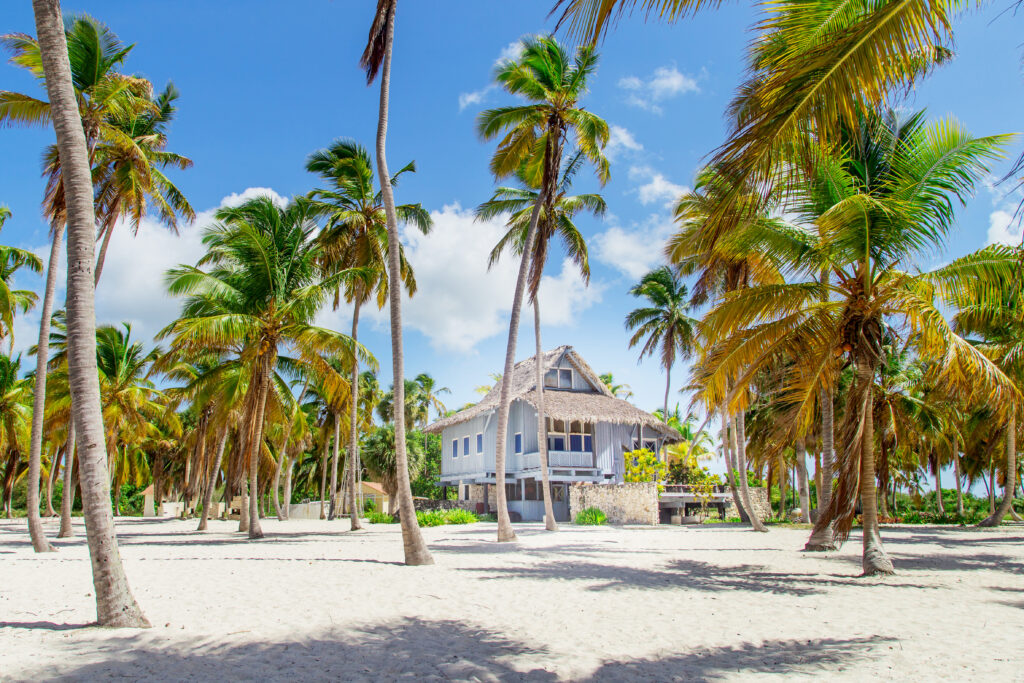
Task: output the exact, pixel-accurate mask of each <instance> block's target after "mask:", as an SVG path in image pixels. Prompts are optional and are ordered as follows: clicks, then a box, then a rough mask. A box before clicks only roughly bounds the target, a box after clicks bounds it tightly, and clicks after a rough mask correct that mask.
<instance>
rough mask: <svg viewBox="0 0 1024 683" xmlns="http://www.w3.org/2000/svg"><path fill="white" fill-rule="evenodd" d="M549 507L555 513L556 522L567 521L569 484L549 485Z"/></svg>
mask: <svg viewBox="0 0 1024 683" xmlns="http://www.w3.org/2000/svg"><path fill="white" fill-rule="evenodd" d="M551 509H552V511H553V512H554V513H555V521H556V522H568V521H569V485H568V484H552V485H551Z"/></svg>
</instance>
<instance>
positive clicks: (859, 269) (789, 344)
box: [696, 113, 1019, 575]
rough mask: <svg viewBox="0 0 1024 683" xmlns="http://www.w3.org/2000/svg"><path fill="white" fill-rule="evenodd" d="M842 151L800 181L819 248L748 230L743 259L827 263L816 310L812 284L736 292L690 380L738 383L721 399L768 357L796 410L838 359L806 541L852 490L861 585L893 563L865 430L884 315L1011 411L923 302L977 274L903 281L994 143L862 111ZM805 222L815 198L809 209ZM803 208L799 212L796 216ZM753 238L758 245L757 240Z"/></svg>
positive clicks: (940, 365) (838, 533) (987, 365)
mask: <svg viewBox="0 0 1024 683" xmlns="http://www.w3.org/2000/svg"><path fill="white" fill-rule="evenodd" d="M847 140H848V142H847V144H846V145H844V146H843V147H842V148H841V149H842V151H841V152H837V151H835V149H836V148H833V150H832V151H831V153H829V154H827V153H822V154H821V155H819V158H818V163H817V165H816V169H817V171H816V173H814V174H813V175H810V176H809V177H806V178H805V179H804V181H803V182H804V186H803V187H802V189H801V195H802V196H808V197H812V198H813V197H817V196H818V195H820V194H821V193H823V192H824V193H831V194H832V195H833V197H834V200H833V201H832V203H831V204H832V207H831V208H830V209H829V210H828V212H827V215H824V216H820V215H814V216H811V218H813V219H814V220H817V222H818V224H819V237H818V238H817V239H820V240H821V241H822V242H824V244H823V245H820V246H817V247H814V248H811V249H808V248H807V245H808V243H813V242H814V240H815V239H816V238H815V236H813V235H811V234H810V233H803V234H801V233H800V231H789V232H787V233H786V234H785V235H780V233H779V231H777V230H770V229H767V228H765V226H763V225H762V226H756V227H754V228H752V229H751V233H750V234H749V235H747V236H746V237H745V238H744V239H739V240H737V242H742V243H743V245H744V246H743V248H744V249H751V248H753V249H759V250H761V251H762V252H763V253H767V254H770V255H771V256H772V257H773V258H776V259H777V260H778V261H780V262H786V263H789V264H791V266H790V267H791V269H792V270H793V271H794V272H795V273H797V274H800V273H803V274H807V273H811V274H816V273H819V272H820V270H821V268H822V267H823V265H826V264H827V265H828V267H829V268H830V269H831V271H832V275H833V277H834V280H833V281H831V282H830V283H829V284H828V289H829V293H830V297H829V298H827V299H826V300H822V298H821V296H820V294H821V284H820V283H818V282H809V283H808V282H806V281H799V280H796V281H794V282H790V283H780V284H769V285H762V286H756V287H749V288H746V289H744V290H740V291H737V292H735V293H734V294H733V295H732V296H731V297H729V298H728V299H727V300H725V301H724V302H722V303H720V304H719V305H718V306H717V307H716V308H715V309H714V310H713V311H711V312H710V313H709V314H708V316H707V317H706V319H705V321H704V325H705V326H706V327H707V329H709V330H717V331H718V334H719V335H721V342H720V343H719V344H717V345H716V347H715V348H714V349H713V350H712V351H711V352H710V353H709V354H708V355H707V358H706V360H705V364H704V367H703V368H702V369H701V371H700V372H699V373H698V376H697V378H696V381H697V382H698V383H706V384H707V385H708V386H711V387H713V391H716V392H724V386H725V384H726V382H727V381H728V379H729V378H736V377H738V378H740V379H739V382H738V383H737V384H736V386H735V388H734V389H733V390H732V391H733V392H738V391H741V390H743V389H744V388H745V386H746V385H749V383H750V382H751V381H752V378H753V377H754V376H755V375H756V374H757V373H758V372H760V371H761V370H763V369H764V368H766V367H767V366H768V365H769V364H771V363H773V362H775V361H774V359H776V358H777V357H779V355H785V356H786V357H789V358H793V359H799V363H798V364H794V365H793V370H792V371H791V372H790V373H789V374H788V375H787V376H786V377H785V380H784V381H785V393H786V395H787V400H788V401H790V402H792V403H793V404H795V405H799V406H802V408H801V409H802V410H804V411H805V412H806V411H809V409H810V406H812V405H813V402H814V400H815V398H814V397H815V394H816V393H817V388H818V386H820V381H819V375H820V373H821V372H823V371H825V369H827V368H830V367H831V364H832V362H833V359H834V357H835V355H836V354H837V353H841V354H843V355H844V356H845V357H846V358H847V360H848V362H849V363H850V364H851V365H852V367H853V371H854V380H853V385H852V387H851V388H850V390H849V392H848V395H847V399H846V404H845V407H844V411H843V412H844V417H843V425H842V428H841V429H842V437H843V438H842V443H843V446H844V447H843V452H842V456H843V457H842V459H841V463H840V465H841V472H840V476H839V482H838V487H837V490H836V491H835V493H834V495H833V497H832V500H831V502H830V504H829V507H828V508H827V509H825V510H823V511H822V514H821V516H820V517H819V519H818V521H817V524H816V527H815V528H816V530H820V529H822V528H824V527H826V526H827V525H829V524H834V531H835V539H836V540H837V541H838V542H842V541H843V540H845V539H846V538H847V536H848V534H849V531H850V528H851V526H852V523H853V517H854V511H855V506H856V502H857V494H858V491H859V494H860V501H861V507H862V510H863V528H864V531H863V548H864V551H863V568H864V573H865V574H868V575H870V574H891V573H892V572H893V566H892V562H891V561H890V560H889V558H888V556H887V555H886V554H885V551H884V549H883V548H882V544H881V538H880V536H879V528H878V515H877V500H876V488H875V486H876V485H875V475H876V472H875V455H874V441H875V438H874V419H873V412H874V411H873V410H871V409H870V405H871V403H870V399H871V395H872V391H873V387H874V385H875V376H876V374H877V372H878V369H879V365H880V363H881V361H882V358H883V355H884V349H883V331H884V330H885V329H892V326H891V325H890V324H889V320H890V319H891V318H896V319H903V320H904V321H906V324H907V326H908V327H909V328H910V330H911V331H912V333H913V334H912V336H911V340H912V344H913V348H914V350H915V352H916V353H917V354H918V355H919V356H920V357H921V358H922V359H923V360H925V361H928V362H932V363H934V373H935V376H936V381H937V382H938V383H939V385H940V386H942V385H944V384H945V385H949V386H951V387H953V388H954V389H956V390H958V391H974V390H975V389H977V388H978V387H980V388H981V391H982V392H984V395H985V396H986V397H987V398H988V399H990V400H995V401H996V405H1000V403H999V402H1000V401H1002V403H1001V405H1002V406H1006V407H1008V406H1010V405H1012V402H1013V401H1017V400H1019V393H1018V392H1017V390H1016V388H1015V387H1014V386H1013V384H1012V383H1011V382H1010V381H1009V380H1007V379H1006V377H1005V375H1003V374H1002V373H1001V372H1000V371H999V370H998V368H996V367H995V366H994V365H993V364H992V362H991V361H989V360H988V358H986V357H985V356H984V355H983V354H982V353H980V352H979V351H978V350H976V349H975V348H973V347H972V346H970V345H969V344H968V343H967V342H966V341H965V340H964V339H962V338H961V337H959V336H958V335H956V334H955V333H954V332H953V330H952V329H951V327H950V326H949V325H948V323H947V322H946V321H945V319H944V318H943V317H942V315H941V313H939V311H938V309H937V304H936V302H935V301H934V296H933V294H932V292H934V291H936V287H937V285H936V283H938V285H941V287H940V291H941V288H944V287H950V286H952V285H953V284H957V283H963V282H965V281H966V279H967V278H969V277H974V278H980V279H982V280H988V281H991V274H990V273H987V272H986V271H985V269H983V268H980V267H973V268H969V267H966V266H963V267H960V268H957V269H950V268H947V269H939V270H938V271H935V272H932V273H922V274H919V275H914V274H911V273H909V272H907V270H906V269H907V268H908V266H910V265H912V263H913V259H914V258H916V257H917V256H919V255H920V254H921V253H922V252H923V251H925V250H928V249H933V248H935V247H938V246H940V245H941V244H942V243H943V240H944V238H945V235H946V234H947V232H948V230H949V228H950V226H951V224H952V221H953V217H954V212H953V203H952V202H953V200H954V199H960V200H961V201H963V200H964V198H966V197H967V196H968V194H969V193H970V192H971V191H972V189H973V187H974V184H975V182H976V181H977V179H978V178H979V177H981V176H983V175H984V173H985V172H987V168H986V164H987V162H988V161H989V160H991V159H993V158H996V157H997V156H998V155H999V152H1000V148H1001V147H1002V145H1003V144H1004V143H1005V142H1006V140H1007V138H1006V137H1005V136H994V137H988V138H974V137H972V136H970V135H969V134H967V133H966V132H965V131H963V130H962V129H961V128H960V127H959V126H957V125H956V124H955V123H953V122H951V121H943V122H939V123H936V124H932V125H926V124H925V123H924V121H923V117H922V115H920V114H917V115H915V116H912V117H910V118H909V119H905V120H901V119H900V118H898V117H897V116H896V115H895V114H893V113H882V114H867V115H865V116H864V118H863V120H862V122H861V125H860V128H859V130H857V131H851V132H850V135H849V137H848V138H847ZM809 204H812V205H813V207H814V211H815V213H816V211H817V207H818V206H819V204H818V202H817V201H812V202H809ZM806 207H807V205H806V204H805V205H804V206H803V207H800V209H801V210H803V209H806ZM757 235H761V236H763V239H761V240H760V242H758V239H757V238H756V236H757Z"/></svg>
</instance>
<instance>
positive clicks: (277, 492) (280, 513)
mask: <svg viewBox="0 0 1024 683" xmlns="http://www.w3.org/2000/svg"><path fill="white" fill-rule="evenodd" d="M287 440H288V437H287V435H286V436H285V442H287ZM282 469H284V452H283V451H282V450H278V451H277V458H276V462H275V463H274V492H273V500H274V514H276V515H277V521H279V522H283V521H284V518H285V514H284V510H283V509H282V508H281V470H282Z"/></svg>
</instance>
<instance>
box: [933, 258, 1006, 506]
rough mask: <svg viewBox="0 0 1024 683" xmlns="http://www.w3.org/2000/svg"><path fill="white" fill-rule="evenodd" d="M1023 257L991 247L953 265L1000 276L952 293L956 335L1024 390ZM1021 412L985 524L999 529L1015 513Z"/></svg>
mask: <svg viewBox="0 0 1024 683" xmlns="http://www.w3.org/2000/svg"><path fill="white" fill-rule="evenodd" d="M1021 258H1022V249H1021V248H1020V247H1016V248H1014V247H1007V246H1002V245H992V246H989V247H985V248H984V249H982V250H981V251H979V252H976V253H974V254H971V255H968V256H965V257H963V258H961V259H958V260H956V261H954V262H953V263H952V264H950V268H951V269H957V268H960V267H963V268H966V269H972V268H977V267H985V268H987V269H988V270H989V271H993V272H995V273H996V274H997V276H998V277H997V279H996V282H995V283H991V282H989V281H987V280H981V279H975V280H971V279H966V280H965V281H964V283H963V286H962V287H960V288H957V289H955V290H953V291H952V293H951V295H952V300H953V303H954V305H955V306H956V307H957V309H958V310H957V312H956V314H955V316H954V318H953V322H954V325H955V326H956V329H957V331H959V332H960V333H961V334H964V335H968V336H970V338H971V339H972V340H973V341H974V342H975V344H976V345H977V346H978V348H980V349H981V350H982V351H983V352H984V353H985V354H986V355H987V356H988V357H989V358H991V359H992V360H993V362H995V363H996V364H997V365H998V366H999V367H1000V369H1001V370H1002V371H1003V372H1004V373H1006V375H1007V376H1008V377H1009V378H1010V379H1011V380H1013V382H1014V383H1015V384H1016V386H1017V387H1018V388H1020V387H1022V386H1024V307H1022V306H1021V299H1022V291H1024V278H1022V274H1021ZM1020 408H1021V406H1020V404H1017V405H1015V406H1011V408H1010V410H1009V411H1008V415H1007V417H1006V420H1005V434H1006V436H1005V438H1006V443H1005V451H1006V463H1005V468H1004V470H1003V472H1004V476H1005V480H1004V485H1003V490H1004V493H1003V500H1002V501H1001V502H1000V504H999V507H998V508H997V509H996V510H995V511H994V512H993V513H992V514H991V515H990V516H989V517H987V518H986V519H985V520H983V521H982V522H981V526H998V525H999V524H1000V523H1001V522H1002V521H1003V518H1004V517H1006V515H1007V514H1008V513H1010V512H1012V510H1013V495H1014V490H1015V488H1016V475H1017V432H1018V430H1019V429H1020V420H1019V416H1020V414H1021V411H1020ZM954 457H955V455H954Z"/></svg>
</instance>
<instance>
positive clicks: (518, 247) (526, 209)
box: [476, 152, 607, 531]
mask: <svg viewBox="0 0 1024 683" xmlns="http://www.w3.org/2000/svg"><path fill="white" fill-rule="evenodd" d="M584 160H585V159H584V156H583V154H582V153H581V152H577V153H576V154H575V156H573V157H572V159H570V160H569V163H568V164H566V166H565V170H564V171H563V172H562V176H561V178H560V179H559V182H558V185H557V188H556V191H555V193H554V194H553V195H552V196H550V197H548V198H547V199H546V200H545V201H544V202H543V203H542V204H541V211H540V217H539V218H538V223H537V233H536V235H535V237H534V241H533V245H534V248H533V255H532V257H531V258H532V261H531V265H530V274H529V283H528V285H527V289H528V291H529V293H530V300H531V301H532V302H533V329H534V345H535V347H536V357H537V358H538V359H539V358H541V356H542V353H543V347H542V345H541V333H540V283H541V278H542V277H543V275H544V266H545V263H546V261H547V254H548V250H549V249H550V243H551V241H552V239H553V238H554V237H555V236H556V235H557V236H558V237H560V238H561V241H562V244H563V246H564V248H565V251H566V253H567V254H568V255H569V258H570V259H571V260H572V261H573V263H575V264H576V266H577V267H578V268H579V270H580V274H581V276H582V277H583V280H584V282H587V283H589V282H590V263H589V259H588V254H587V243H586V241H585V240H584V239H583V235H582V234H581V233H580V231H579V229H578V228H577V227H576V224H575V223H574V222H573V217H574V216H575V215H576V214H577V213H579V212H580V211H582V210H584V209H586V210H588V211H590V212H591V213H593V214H594V215H595V216H600V215H603V214H604V212H605V210H606V208H607V206H606V204H605V202H604V199H603V198H602V197H601V196H600V195H597V194H582V195H576V196H569V194H568V192H569V190H570V189H571V187H572V180H573V177H574V176H575V175H576V173H577V172H578V171H579V169H580V167H581V166H582V164H583V161H584ZM516 175H517V176H518V180H519V182H520V184H521V185H522V187H499V188H498V189H497V190H495V192H494V196H492V197H491V199H490V200H488V201H486V202H484V203H483V204H481V205H480V206H479V207H478V208H477V210H476V218H477V220H488V219H491V218H494V217H496V216H499V215H505V214H507V215H508V217H509V218H508V227H509V229H508V231H507V232H506V233H505V234H504V235H503V236H502V237H501V239H500V240H498V244H497V245H495V247H494V248H493V249H492V250H491V255H490V259H489V260H488V264H487V265H488V267H491V266H493V265H494V264H495V263H497V262H498V259H499V258H500V257H501V253H502V252H503V251H504V250H505V249H509V250H511V251H512V253H513V254H515V255H517V256H519V258H520V259H523V258H524V257H523V251H524V249H525V246H526V235H527V233H528V232H529V228H530V216H531V214H532V213H533V207H534V206H535V205H536V204H537V202H538V200H539V198H540V192H539V191H537V190H536V189H533V188H531V186H530V183H529V180H528V178H527V177H526V175H525V169H524V168H520V169H519V170H518V171H517V173H516ZM535 368H536V374H537V377H536V383H537V450H538V451H539V457H540V468H541V479H542V484H541V485H542V488H543V492H544V494H543V496H544V510H545V517H544V520H545V527H546V528H547V530H548V531H557V530H558V524H556V523H555V517H554V512H553V510H552V508H551V484H550V481H549V478H548V449H547V416H546V414H545V412H544V377H543V373H544V370H543V368H542V366H541V363H540V362H538V363H536V365H535Z"/></svg>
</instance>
